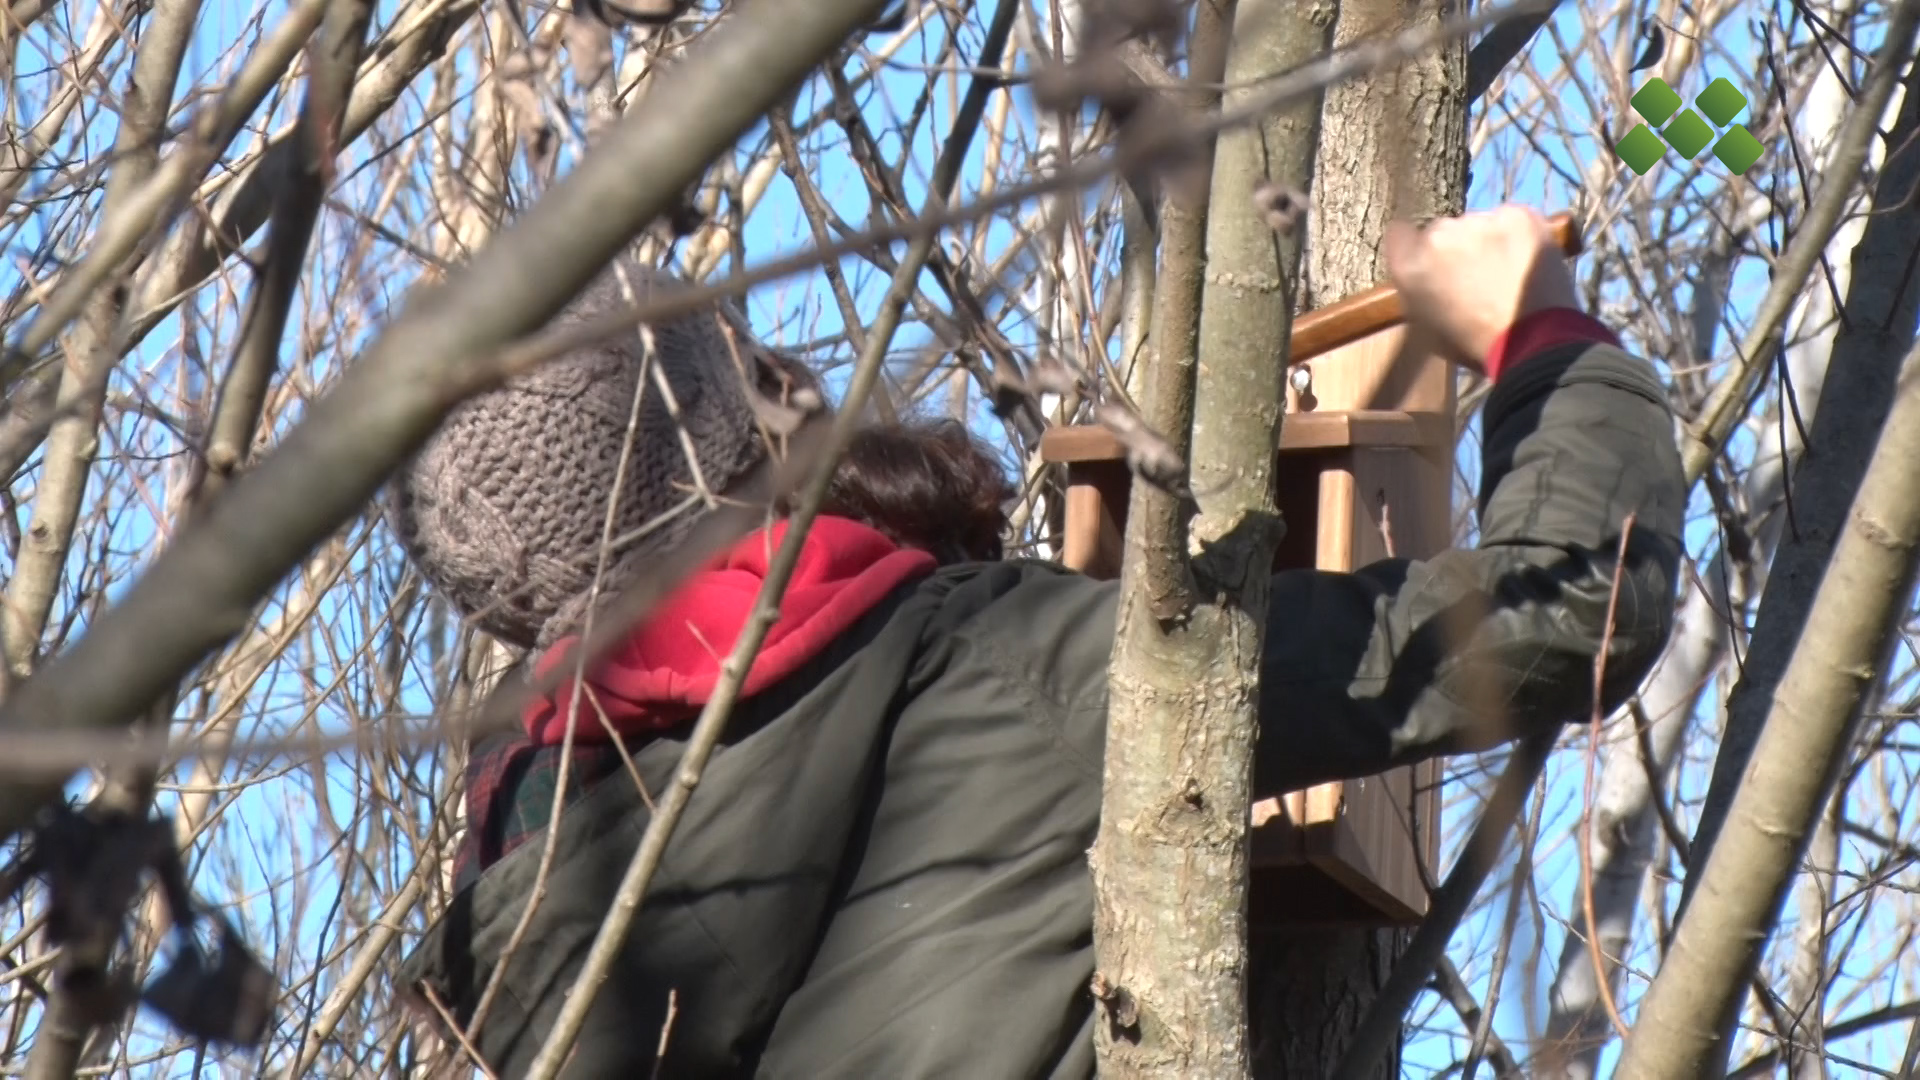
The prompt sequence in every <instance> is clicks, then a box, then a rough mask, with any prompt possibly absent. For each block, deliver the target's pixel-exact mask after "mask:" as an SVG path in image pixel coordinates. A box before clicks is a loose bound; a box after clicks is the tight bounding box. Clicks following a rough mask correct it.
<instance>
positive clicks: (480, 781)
mask: <svg viewBox="0 0 1920 1080" xmlns="http://www.w3.org/2000/svg"><path fill="white" fill-rule="evenodd" d="M563 749H564V748H563V747H559V746H539V745H536V744H535V743H534V742H533V741H532V740H530V739H528V738H527V737H526V736H524V735H515V736H510V737H503V738H497V739H494V740H492V741H490V742H486V743H482V744H480V745H479V746H476V747H475V748H474V750H473V753H472V754H471V755H470V756H469V758H468V761H467V834H466V837H465V839H464V840H462V841H461V844H460V847H459V850H458V851H456V852H455V853H454V857H453V880H454V888H455V889H456V890H457V889H462V888H465V887H466V886H467V885H468V884H469V883H471V882H472V881H473V880H474V879H476V878H478V877H479V876H480V874H481V873H482V872H483V871H485V870H486V869H487V868H488V867H489V866H492V865H493V864H494V863H497V862H499V861H500V860H501V859H504V858H506V857H507V855H508V854H509V853H511V852H512V851H513V850H514V849H515V848H517V847H519V846H520V845H521V844H524V843H526V842H527V841H528V840H530V839H532V838H533V837H534V836H535V835H537V834H538V833H539V832H540V831H541V830H543V829H545V828H546V827H547V826H548V825H549V824H551V823H552V821H553V799H554V794H555V793H556V792H557V791H558V790H559V788H560V764H561V761H562V759H563V756H564V755H563V754H562V751H563ZM625 772H626V766H625V763H624V762H622V761H621V759H620V752H619V751H618V750H616V749H615V748H614V746H613V744H611V743H604V742H602V743H585V742H582V743H576V744H575V745H574V747H573V767H572V768H570V769H568V770H567V791H566V799H565V801H564V803H563V805H562V806H561V811H562V812H565V811H566V809H567V808H569V807H571V806H572V805H573V804H574V803H576V802H579V801H580V800H581V799H583V798H585V797H586V796H587V794H588V793H589V792H591V791H592V790H593V789H594V786H595V785H597V784H599V783H600V782H601V781H602V780H605V779H607V778H608V777H610V776H615V775H617V774H623V773H625Z"/></svg>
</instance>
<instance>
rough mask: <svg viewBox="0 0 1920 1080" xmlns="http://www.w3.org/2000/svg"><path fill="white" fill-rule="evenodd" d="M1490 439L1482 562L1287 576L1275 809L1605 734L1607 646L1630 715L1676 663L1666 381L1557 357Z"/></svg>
mask: <svg viewBox="0 0 1920 1080" xmlns="http://www.w3.org/2000/svg"><path fill="white" fill-rule="evenodd" d="M1484 422H1485V430H1486V439H1485V449H1484V455H1483V457H1484V473H1483V477H1482V483H1481V490H1480V498H1479V512H1480V542H1479V546H1478V547H1477V548H1473V549H1466V550H1450V551H1446V552H1444V553H1442V554H1439V555H1436V556H1434V557H1433V558H1430V559H1421V560H1410V559H1387V560H1383V561H1381V562H1377V563H1374V564H1372V565H1369V566H1367V567H1364V568H1362V569H1360V570H1358V571H1355V572H1353V573H1331V572H1323V571H1312V570H1297V571H1285V572H1282V573H1280V574H1277V575H1276V576H1275V578H1274V582H1273V586H1274V587H1273V593H1272V600H1271V606H1270V615H1269V626H1268V648H1267V660H1266V663H1265V666H1264V668H1263V671H1262V678H1261V688H1260V695H1261V698H1260V707H1261V733H1260V744H1259V749H1258V752H1257V758H1256V765H1255V772H1256V776H1255V782H1256V785H1257V789H1258V790H1260V791H1262V792H1263V793H1265V792H1275V791H1290V790H1294V789H1297V788H1300V787H1303V786H1306V785H1308V784H1312V783H1317V782H1321V781H1325V780H1333V779H1344V778H1349V777H1357V776H1365V775H1369V774H1372V773H1376V772H1380V771H1382V770H1384V769H1386V768H1389V767H1391V766H1394V765H1402V764H1407V763H1410V762H1414V761H1419V760H1422V759H1425V758H1430V757H1434V756H1437V755H1442V754H1453V753H1462V752H1471V751H1477V750H1484V749H1488V748H1491V747H1493V746H1496V745H1498V744H1500V743H1502V742H1505V741H1507V740H1510V739H1515V738H1520V737H1524V736H1527V735H1530V734H1532V733H1535V732H1543V731H1550V730H1553V729H1554V728H1556V727H1557V726H1558V725H1560V724H1562V723H1564V722H1566V721H1569V720H1575V719H1580V718H1583V717H1585V716H1587V715H1590V714H1591V712H1592V709H1593V688H1594V675H1595V668H1596V658H1598V657H1599V654H1600V651H1601V647H1602V642H1603V640H1604V641H1606V643H1607V654H1606V658H1605V661H1604V668H1603V674H1604V682H1603V685H1602V691H1601V697H1602V701H1601V706H1602V708H1603V709H1607V710H1611V709H1612V708H1614V707H1616V706H1617V705H1618V704H1620V703H1621V702H1622V701H1624V700H1625V699H1626V697H1627V696H1628V695H1630V694H1631V693H1632V692H1633V690H1634V689H1635V688H1637V687H1638V685H1639V683H1640V681H1641V679H1642V678H1643V677H1645V675H1646V673H1647V671H1648V669H1649V668H1650V667H1651V666H1652V664H1653V662H1654V660H1655V659H1656V658H1657V657H1658V655H1659V653H1660V651H1661V649H1662V648H1663V647H1664V646H1665V643H1666V639H1667V635H1668V633H1669V632H1670V630H1671V628H1672V623H1673V616H1674V599H1675V584H1676V579H1677V575H1678V571H1679V565H1680V555H1681V538H1680V533H1681V526H1682V522H1683V516H1684V511H1685V504H1686V485H1685V482H1684V480H1683V479H1682V473H1681V468H1680V459H1679V453H1678V451H1677V449H1676V447H1675V444H1674V433H1673V417H1672V414H1671V412H1670V411H1669V409H1668V407H1667V404H1666V395H1665V393H1664V391H1663V389H1662V387H1661V385H1660V383H1659V382H1658V380H1657V379H1656V377H1655V375H1654V371H1653V368H1652V366H1651V365H1650V364H1648V363H1647V362H1646V361H1644V360H1642V359H1639V358H1638V357H1635V356H1632V355H1630V354H1628V353H1626V352H1624V351H1622V350H1620V349H1619V348H1616V347H1614V346H1611V345H1600V344H1584V343H1582V344H1571V345H1562V346H1558V347H1555V348H1551V349H1548V350H1547V351H1545V352H1544V353H1541V354H1539V355H1536V356H1534V357H1532V358H1530V359H1528V360H1527V361H1526V362H1525V363H1523V364H1520V365H1518V366H1515V367H1513V368H1512V369H1511V370H1509V371H1508V372H1507V373H1506V374H1505V375H1504V376H1503V377H1502V378H1501V379H1500V381H1499V382H1498V383H1497V384H1496V386H1495V389H1494V391H1493V394H1492V396H1491V397H1490V399H1489V400H1488V402H1487V406H1486V410H1485V414H1484ZM1630 516H1631V518H1632V527H1631V530H1630V532H1629V535H1628V540H1627V544H1626V556H1625V559H1624V560H1621V559H1619V558H1618V555H1619V552H1620V536H1621V530H1622V528H1623V526H1625V525H1626V524H1627V521H1628V519H1629V517H1630ZM1616 574H1617V576H1618V599H1617V602H1616V603H1615V606H1614V612H1613V617H1612V625H1611V633H1609V626H1608V602H1609V595H1610V593H1611V592H1612V591H1613V588H1614V583H1615V577H1616Z"/></svg>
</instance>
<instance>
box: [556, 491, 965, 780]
mask: <svg viewBox="0 0 1920 1080" xmlns="http://www.w3.org/2000/svg"><path fill="white" fill-rule="evenodd" d="M786 531H787V524H786V522H784V521H782V522H779V523H777V524H775V525H773V526H771V527H769V528H766V529H761V530H759V531H757V532H755V533H753V534H752V535H750V536H748V537H747V538H746V539H744V540H742V541H741V542H740V543H738V544H736V545H735V546H734V547H733V549H732V550H731V551H728V552H727V553H726V554H725V555H722V556H721V557H720V558H718V559H717V560H715V561H714V562H713V563H712V564H710V565H709V566H708V567H707V569H705V570H702V571H700V572H699V573H696V574H695V575H693V576H692V577H691V578H689V579H687V582H686V583H685V584H684V585H682V586H681V587H680V588H679V590H677V591H676V592H675V593H674V594H673V595H672V596H670V597H668V599H667V600H666V601H665V602H663V603H662V604H661V605H660V607H659V608H658V609H657V610H656V611H655V612H654V613H653V615H652V616H651V617H649V618H648V619H647V621H646V622H645V623H643V624H642V625H641V626H639V627H638V628H637V629H635V630H634V631H633V633H632V634H630V635H628V637H627V639H626V641H624V642H622V643H621V644H620V645H618V646H616V647H615V648H614V649H613V650H612V651H611V652H610V653H608V654H607V657H606V659H604V660H602V661H601V663H600V665H599V666H598V668H596V669H595V670H592V671H589V672H588V673H587V677H586V679H585V680H583V685H582V687H581V689H583V690H584V691H585V693H583V694H582V695H581V696H580V701H581V705H582V706H583V707H582V708H581V709H580V710H579V713H578V715H579V716H580V723H579V725H578V727H577V728H576V729H575V731H574V734H573V737H574V741H575V742H576V743H579V742H605V741H606V740H607V726H606V725H602V724H601V722H600V713H602V712H603V713H604V714H605V715H606V718H607V721H608V724H609V725H611V727H612V728H613V729H614V730H615V731H618V732H620V733H621V734H622V735H634V734H639V733H643V732H647V731H655V730H659V729H661V728H665V727H670V726H672V725H674V724H677V723H681V722H683V721H685V720H687V719H689V718H690V717H692V716H693V715H695V714H697V713H698V712H699V710H700V707H701V706H702V705H704V704H706V702H707V700H708V699H709V698H710V697H711V696H712V694H713V690H714V686H715V685H716V684H717V683H718V682H719V680H720V665H721V664H722V663H723V662H724V661H725V660H726V657H727V653H728V652H729V651H731V650H732V648H733V645H734V642H735V641H737V640H738V639H739V637H740V631H741V630H742V629H743V628H744V627H745V626H746V622H747V617H748V615H749V614H750V613H751V612H752V610H753V604H754V600H755V599H756V598H758V596H759V594H760V586H761V584H762V583H763V582H764V581H765V580H766V576H767V564H768V563H769V562H770V561H772V558H773V554H774V552H775V551H777V550H778V549H779V547H780V543H781V539H782V538H783V537H785V536H786ZM934 565H935V562H934V558H933V556H932V555H929V554H927V553H926V552H924V551H916V550H911V549H907V548H900V547H896V546H894V544H893V542H892V541H890V540H888V539H887V538H886V537H884V536H882V535H881V534H880V533H878V532H876V531H874V530H873V529H870V528H868V527H867V526H865V525H862V524H860V523H858V522H855V521H849V520H847V519H846V518H837V517H828V516H824V515H823V516H821V517H818V518H816V519H814V523H813V528H812V529H810V530H809V531H808V533H807V540H806V543H805V544H804V545H803V546H802V547H801V550H800V561H799V563H798V565H797V566H796V567H795V568H794V573H793V580H792V581H791V582H789V583H788V585H787V591H786V594H785V595H784V596H783V597H782V598H781V600H780V616H779V619H778V620H777V621H776V622H775V623H774V624H773V627H772V629H770V630H769V631H768V632H767V637H766V640H765V641H764V642H763V643H762V644H761V647H760V651H759V653H758V654H757V655H756V656H755V658H754V661H753V666H752V668H750V669H749V670H748V673H747V679H746V684H745V686H744V687H743V688H742V696H743V697H744V696H747V695H751V694H755V693H758V692H759V691H761V690H764V689H766V688H767V687H768V686H770V685H772V684H773V683H775V682H777V681H779V680H780V679H781V678H784V677H785V676H787V675H791V674H793V673H794V671H796V670H798V669H799V667H800V666H801V665H802V664H804V663H806V662H807V661H808V660H810V659H812V658H813V657H814V656H816V655H818V653H819V652H820V650H821V649H823V648H825V647H826V645H827V644H828V643H829V642H831V641H833V639H834V638H836V637H838V636H839V635H840V634H841V633H843V632H845V631H846V630H847V629H848V628H849V627H851V626H852V625H853V624H854V622H855V621H856V620H858V619H859V618H860V617H861V616H862V615H865V614H866V613H867V612H868V611H870V610H872V609H873V607H874V605H875V604H878V603H879V602H880V601H881V600H883V599H885V598H886V597H887V595H888V594H890V593H891V592H893V590H894V589H896V588H898V587H899V586H900V585H902V584H904V583H906V582H908V581H910V580H913V579H914V578H918V577H923V576H925V575H926V574H929V573H931V572H932V571H933V569H934ZM578 643H579V639H578V638H577V637H569V638H563V639H561V640H560V641H559V642H556V643H555V644H554V646H553V647H552V648H550V649H548V650H547V652H546V654H545V655H543V656H541V657H540V660H539V661H538V663H537V664H536V665H535V668H536V671H537V672H538V673H539V674H540V675H545V674H547V673H548V672H550V671H552V670H553V669H554V668H555V667H558V666H559V665H561V664H565V663H571V654H572V652H573V648H574V646H575V645H577V644H578ZM573 692H574V687H573V682H572V680H571V679H568V680H567V681H566V682H565V683H564V684H562V685H561V687H560V688H559V689H557V690H555V691H554V692H553V693H552V694H550V695H548V696H547V697H544V698H541V699H539V700H537V701H535V702H534V703H533V704H531V705H529V706H527V709H526V711H525V712H524V713H523V714H522V716H521V719H522V721H523V722H524V723H525V724H526V729H527V735H528V736H529V737H530V738H531V739H532V740H533V741H534V742H535V743H537V744H542V745H555V744H558V743H559V742H561V741H562V740H563V739H564V738H565V736H566V722H567V721H566V717H567V715H568V710H567V709H566V708H565V707H564V706H565V703H566V702H567V701H568V700H569V699H570V698H572V697H573ZM595 704H597V705H598V707H599V712H596V711H595V708H594V705H595Z"/></svg>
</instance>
